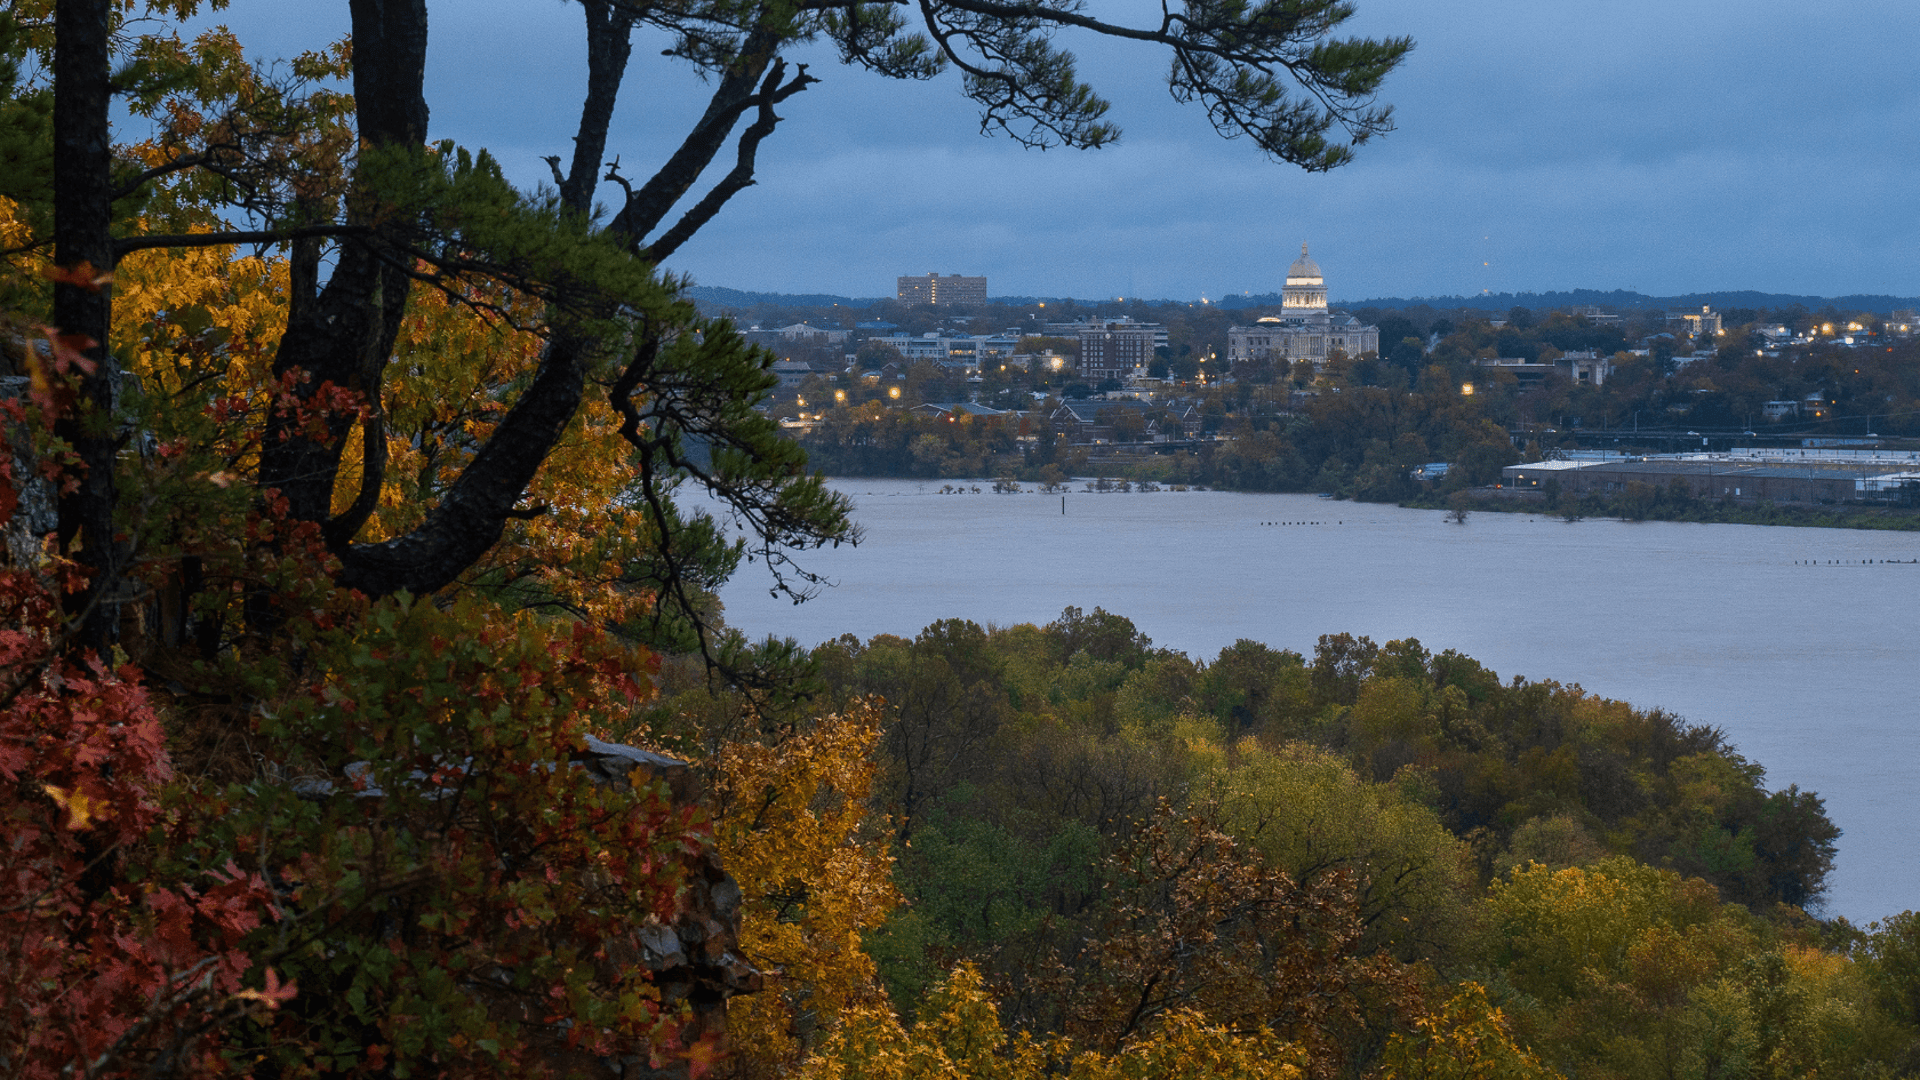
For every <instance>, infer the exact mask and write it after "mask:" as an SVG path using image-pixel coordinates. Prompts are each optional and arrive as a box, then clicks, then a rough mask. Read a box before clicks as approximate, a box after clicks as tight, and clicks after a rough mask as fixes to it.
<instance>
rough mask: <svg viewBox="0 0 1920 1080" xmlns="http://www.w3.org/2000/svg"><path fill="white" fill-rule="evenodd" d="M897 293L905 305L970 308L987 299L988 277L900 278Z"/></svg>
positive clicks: (935, 275)
mask: <svg viewBox="0 0 1920 1080" xmlns="http://www.w3.org/2000/svg"><path fill="white" fill-rule="evenodd" d="M896 281H897V282H898V284H897V286H896V291H895V296H897V297H898V298H899V300H900V302H901V303H903V304H934V305H937V306H939V307H963V306H966V307H970V306H978V305H981V304H984V303H986V302H987V279H986V278H984V277H965V276H963V275H960V274H948V275H947V276H946V277H941V276H940V275H939V274H928V275H927V276H925V277H903V278H898V279H896Z"/></svg>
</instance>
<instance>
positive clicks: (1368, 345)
mask: <svg viewBox="0 0 1920 1080" xmlns="http://www.w3.org/2000/svg"><path fill="white" fill-rule="evenodd" d="M1335 350H1338V351H1339V352H1341V353H1344V354H1345V355H1347V356H1350V357H1351V356H1359V355H1360V354H1361V353H1369V352H1370V353H1374V354H1376V355H1377V354H1378V353H1379V352H1380V328H1379V327H1377V326H1363V325H1361V323H1360V320H1358V319H1356V318H1354V317H1353V316H1351V315H1348V314H1347V313H1345V312H1343V311H1334V312H1330V311H1328V310H1327V279H1326V277H1325V276H1324V275H1322V274H1321V273H1320V264H1319V263H1316V262H1314V261H1313V258H1312V256H1310V255H1308V254H1307V245H1306V244H1304V243H1302V244H1301V245H1300V257H1299V258H1298V259H1295V260H1294V262H1293V265H1292V266H1290V267H1288V268H1287V285H1286V288H1285V290H1283V291H1282V292H1281V294H1280V314H1278V315H1268V316H1266V317H1265V318H1262V319H1260V320H1259V321H1257V322H1255V323H1254V324H1253V325H1252V326H1235V327H1232V328H1230V329H1228V330H1227V361H1228V363H1238V362H1239V361H1242V360H1276V361H1286V362H1288V363H1291V362H1293V361H1297V360H1311V361H1313V367H1314V370H1315V371H1316V372H1318V371H1323V370H1325V369H1326V366H1327V358H1328V357H1329V356H1331V355H1333V353H1334V352H1335Z"/></svg>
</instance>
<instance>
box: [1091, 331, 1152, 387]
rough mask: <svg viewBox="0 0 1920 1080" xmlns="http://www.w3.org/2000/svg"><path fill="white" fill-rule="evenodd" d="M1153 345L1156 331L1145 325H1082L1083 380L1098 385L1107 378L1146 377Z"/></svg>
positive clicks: (1120, 379)
mask: <svg viewBox="0 0 1920 1080" xmlns="http://www.w3.org/2000/svg"><path fill="white" fill-rule="evenodd" d="M1153 345H1154V328H1153V327H1151V326H1148V325H1147V324H1144V323H1130V322H1126V321H1121V320H1115V321H1113V322H1108V323H1092V324H1082V326H1081V328H1080V377H1081V378H1083V379H1085V380H1087V381H1088V382H1090V383H1092V384H1094V385H1095V386H1098V385H1100V383H1102V382H1104V381H1105V380H1107V379H1116V380H1119V381H1121V382H1125V381H1126V380H1127V379H1129V378H1132V377H1133V376H1135V375H1140V376H1144V375H1146V373H1147V366H1148V365H1149V364H1152V363H1153Z"/></svg>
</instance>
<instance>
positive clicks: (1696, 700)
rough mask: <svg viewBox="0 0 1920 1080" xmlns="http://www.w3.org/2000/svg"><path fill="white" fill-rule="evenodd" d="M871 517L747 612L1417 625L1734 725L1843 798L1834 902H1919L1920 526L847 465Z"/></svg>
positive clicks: (808, 624)
mask: <svg viewBox="0 0 1920 1080" xmlns="http://www.w3.org/2000/svg"><path fill="white" fill-rule="evenodd" d="M834 486H835V487H836V488H837V489H839V490H841V491H844V492H846V493H847V494H849V495H851V496H852V497H853V500H854V505H855V517H856V519H857V520H858V521H859V522H860V523H861V525H862V526H863V527H864V529H865V530H866V538H865V540H864V541H863V542H862V543H861V544H860V546H859V547H857V548H846V547H843V548H840V549H837V550H828V551H821V552H811V553H808V554H806V555H805V556H803V565H805V566H806V567H807V568H808V569H811V570H817V571H820V572H823V573H825V574H826V575H827V577H828V578H829V580H831V581H832V582H833V583H834V584H833V586H832V587H830V588H826V589H823V590H821V592H820V595H819V596H818V597H816V598H815V599H813V600H811V601H809V602H808V603H805V604H801V605H798V606H795V605H793V604H791V603H789V602H787V601H786V600H784V599H777V598H773V597H770V596H769V595H768V591H767V587H766V586H767V578H766V576H765V575H764V574H763V573H760V572H758V568H757V567H752V566H749V567H743V568H742V570H741V572H740V573H739V574H737V575H736V576H735V578H734V580H733V581H732V582H731V583H730V584H729V585H728V586H727V588H726V590H725V592H724V593H723V599H724V600H725V602H726V604H727V618H728V621H729V622H730V623H731V624H732V625H734V626H737V627H740V628H741V629H742V630H744V631H746V632H747V633H749V634H752V635H756V636H757V635H761V634H774V635H778V636H788V637H793V638H795V639H798V640H799V641H800V643H802V644H804V645H814V644H817V643H819V642H821V641H825V640H828V639H830V638H834V637H838V636H839V635H841V634H848V633H850V634H855V635H857V636H859V637H861V638H868V637H871V636H872V635H874V634H881V633H889V634H898V635H901V636H903V637H912V636H913V635H914V634H916V633H917V632H918V631H919V630H920V629H921V628H922V627H924V626H926V625H927V624H928V623H930V622H933V621H934V620H936V619H941V618H964V619H971V620H973V621H975V622H977V623H980V624H981V625H987V624H990V623H991V624H997V625H1002V626H1005V625H1010V624H1014V623H1021V622H1033V623H1045V622H1047V621H1049V620H1051V619H1054V618H1057V617H1058V616H1059V614H1060V612H1061V610H1062V609H1063V608H1065V607H1067V606H1069V605H1071V606H1075V607H1080V608H1083V609H1087V610H1091V609H1092V608H1094V607H1096V606H1098V607H1102V608H1105V609H1106V610H1108V611H1111V612H1114V613H1116V614H1120V615H1124V616H1126V617H1128V618H1129V619H1131V620H1133V622H1134V623H1135V625H1137V626H1138V627H1139V629H1140V630H1141V631H1142V632H1144V633H1146V634H1147V635H1148V636H1150V637H1151V638H1153V640H1154V644H1155V645H1157V646H1162V647H1166V648H1172V649H1177V650H1180V651H1182V652H1185V653H1187V654H1188V655H1189V656H1191V657H1193V658H1194V659H1196V660H1207V659H1211V658H1212V657H1213V656H1214V655H1215V654H1216V653H1218V652H1219V650H1220V649H1222V648H1223V647H1225V646H1228V645H1231V644H1233V642H1235V641H1236V640H1238V639H1241V638H1251V639H1253V640H1256V641H1261V642H1264V643H1266V644H1268V645H1271V646H1273V647H1275V648H1287V649H1293V650H1295V651H1298V652H1301V653H1304V654H1307V655H1309V656H1311V655H1312V651H1313V647H1314V644H1315V642H1316V641H1317V640H1318V638H1319V636H1320V635H1322V634H1331V633H1341V632H1345V633H1351V634H1355V635H1362V634H1364V635H1367V636H1369V637H1371V638H1373V639H1374V640H1375V641H1378V642H1382V643H1384V642H1386V641H1389V640H1392V639H1397V638H1408V637H1413V638H1418V639H1419V640H1420V641H1421V643H1422V644H1424V645H1425V646H1426V647H1428V648H1429V649H1432V650H1433V651H1435V652H1438V651H1440V650H1443V649H1454V650H1457V651H1459V652H1462V653H1465V654H1467V655H1469V656H1472V657H1474V658H1475V659H1477V660H1479V661H1480V662H1481V663H1483V664H1486V665H1487V666H1488V667H1490V668H1492V669H1494V670H1495V671H1498V672H1499V673H1500V674H1501V676H1502V677H1503V678H1509V679H1510V678H1512V677H1513V676H1515V675H1523V676H1526V677H1527V678H1529V679H1534V680H1546V679H1552V680H1556V681H1559V682H1562V683H1578V684H1580V685H1581V686H1583V687H1585V688H1586V689H1587V690H1589V691H1592V692H1594V693H1598V694H1602V695H1605V696H1607V697H1612V698H1618V699H1621V700H1625V701H1629V702H1632V703H1633V704H1634V705H1636V706H1639V707H1642V708H1648V707H1654V706H1658V707H1662V708H1665V709H1668V710H1669V711H1672V712H1675V713H1678V714H1680V715H1682V716H1683V717H1685V718H1686V719H1687V720H1689V721H1692V722H1694V723H1704V724H1711V725H1714V726H1716V727H1719V728H1722V729H1724V730H1725V731H1726V733H1727V735H1728V737H1729V739H1730V741H1731V742H1732V743H1733V744H1734V745H1735V746H1736V747H1737V748H1738V749H1739V750H1740V751H1741V752H1742V753H1743V754H1744V755H1746V756H1747V757H1748V758H1750V759H1752V760H1755V761H1757V762H1759V763H1760V764H1762V765H1764V766H1765V767H1766V769H1767V774H1768V775H1767V783H1768V786H1769V787H1772V788H1784V787H1786V786H1787V785H1788V784H1790V783H1791V784H1798V785H1799V786H1800V787H1801V788H1802V789H1811V790H1813V791H1817V792H1818V793H1819V794H1820V795H1821V796H1823V797H1824V798H1825V800H1826V806H1827V813H1828V815H1829V816H1830V817H1831V818H1832V819H1833V820H1834V822H1835V823H1836V824H1838V825H1839V826H1840V827H1841V828H1842V829H1843V830H1845V831H1844V834H1843V835H1842V837H1841V839H1840V851H1839V865H1838V868H1837V869H1836V871H1835V873H1834V874H1833V876H1832V877H1831V879H1830V883H1831V890H1830V892H1829V894H1828V898H1827V905H1826V909H1825V910H1826V912H1827V913H1829V914H1839V915H1845V916H1846V917H1847V918H1849V919H1852V920H1854V921H1855V922H1863V921H1867V920H1871V919H1876V918H1880V917H1883V916H1886V915H1890V914H1893V913H1896V912H1900V911H1904V910H1907V909H1910V908H1920V828H1916V825H1920V783H1916V781H1920V654H1917V653H1916V640H1915V637H1914V630H1915V621H1916V619H1915V611H1916V607H1915V602H1916V599H1920V561H1916V560H1920V534H1914V533H1889V532H1864V531H1851V530H1840V529H1792V528H1768V527H1760V526H1747V525H1696V524H1676V523H1663V522H1622V521H1612V520H1582V521H1577V522H1571V523H1569V522H1566V521H1563V520H1561V519H1560V518H1558V517H1548V516H1544V515H1539V516H1536V515H1526V514H1492V513H1476V514H1473V515H1471V516H1470V517H1469V519H1468V520H1467V521H1466V522H1465V523H1464V524H1457V523H1454V522H1452V521H1449V520H1448V519H1447V517H1446V516H1445V515H1444V514H1442V513H1441V512H1439V511H1431V510H1403V509H1400V508H1397V507H1393V506H1385V505H1378V504H1366V503H1351V502H1340V501H1335V500H1330V499H1320V498H1315V497H1313V496H1310V495H1251V494H1236V493H1228V492H1193V491H1187V492H1176V491H1164V490H1163V491H1155V492H1124V493H1123V492H1110V493H1094V492H1086V491H1082V490H1080V489H1079V488H1078V487H1076V488H1075V490H1073V491H1071V492H1069V493H1067V494H1066V495H1065V496H1064V512H1063V496H1062V495H1061V494H1059V493H1054V494H1050V495H1048V494H1040V493H1038V492H1037V491H1035V490H1033V487H1032V485H1027V486H1026V487H1027V490H1026V491H1025V492H1023V493H1021V494H1004V495H999V494H993V493H992V491H991V485H990V484H989V483H988V482H984V481H982V482H977V488H978V492H979V493H977V494H976V493H975V492H974V489H975V487H976V484H975V483H967V484H965V485H963V487H962V491H961V493H959V494H942V493H941V489H942V487H943V486H946V485H943V483H942V482H940V481H931V482H927V481H898V480H840V481H835V482H834Z"/></svg>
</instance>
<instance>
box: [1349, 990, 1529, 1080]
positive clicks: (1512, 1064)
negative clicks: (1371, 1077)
mask: <svg viewBox="0 0 1920 1080" xmlns="http://www.w3.org/2000/svg"><path fill="white" fill-rule="evenodd" d="M1413 1027H1414V1035H1413V1037H1412V1038H1408V1037H1405V1036H1402V1035H1398V1034H1395V1035H1394V1036H1392V1037H1391V1038H1390V1039H1388V1040H1387V1048H1386V1051H1385V1052H1384V1053H1383V1054H1382V1055H1381V1064H1380V1072H1379V1074H1378V1076H1379V1080H1549V1078H1552V1077H1558V1076H1559V1075H1560V1074H1559V1073H1557V1072H1555V1071H1554V1070H1552V1069H1550V1068H1548V1067H1546V1066H1545V1065H1542V1064H1541V1063H1540V1059H1539V1058H1537V1057H1535V1056H1534V1055H1533V1053H1532V1052H1531V1051H1529V1050H1526V1049H1525V1048H1523V1047H1520V1046H1518V1045H1515V1043H1514V1041H1513V1037H1512V1035H1511V1034H1510V1033H1509V1032H1508V1030H1507V1021H1506V1017H1505V1016H1503V1015H1501V1012H1500V1010H1499V1009H1498V1008H1496V1007H1495V1006H1494V1005H1493V1003H1492V1002H1490V1001H1488V1000H1487V992H1486V989H1485V988H1484V987H1482V986H1480V984H1478V983H1471V982H1469V983H1463V984H1461V987H1460V991H1459V992H1458V993H1456V994H1455V995H1454V996H1453V997H1452V998H1450V999H1448V1001H1447V1003H1446V1004H1445V1005H1442V1006H1441V1007H1440V1010H1439V1011H1438V1012H1437V1013H1429V1014H1428V1015H1426V1016H1422V1017H1421V1018H1419V1019H1418V1020H1416V1021H1414V1025H1413Z"/></svg>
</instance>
